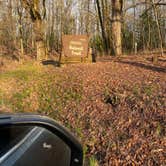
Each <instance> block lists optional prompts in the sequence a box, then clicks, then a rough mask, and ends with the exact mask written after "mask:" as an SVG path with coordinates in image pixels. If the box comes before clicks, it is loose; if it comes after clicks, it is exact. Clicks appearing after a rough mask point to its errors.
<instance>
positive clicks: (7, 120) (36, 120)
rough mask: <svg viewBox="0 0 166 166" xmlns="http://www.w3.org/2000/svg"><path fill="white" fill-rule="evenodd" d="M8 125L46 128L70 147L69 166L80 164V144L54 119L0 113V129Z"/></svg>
mask: <svg viewBox="0 0 166 166" xmlns="http://www.w3.org/2000/svg"><path fill="white" fill-rule="evenodd" d="M10 126H12V127H13V126H36V127H39V128H44V129H46V130H48V131H49V132H51V133H52V134H54V135H55V136H56V137H58V138H59V139H61V140H62V141H63V142H64V143H65V144H66V145H67V146H68V147H69V148H70V150H71V159H70V166H82V164H83V148H82V146H81V144H80V143H79V141H78V140H77V139H76V138H75V137H74V136H73V135H72V134H71V133H70V132H69V131H68V130H67V129H66V128H64V127H63V126H62V125H60V124H58V123H57V122H56V121H54V120H52V119H50V118H48V117H45V116H41V115H33V114H8V115H0V129H1V128H2V127H10ZM55 165H56V164H55Z"/></svg>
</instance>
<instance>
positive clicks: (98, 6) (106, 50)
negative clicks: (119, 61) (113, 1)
mask: <svg viewBox="0 0 166 166" xmlns="http://www.w3.org/2000/svg"><path fill="white" fill-rule="evenodd" d="M96 3H97V11H98V16H99V21H100V26H101V31H102V37H103V41H104V46H105V52H106V54H108V52H109V47H108V42H107V36H106V32H105V25H104V22H103V19H102V14H101V7H100V2H99V0H96Z"/></svg>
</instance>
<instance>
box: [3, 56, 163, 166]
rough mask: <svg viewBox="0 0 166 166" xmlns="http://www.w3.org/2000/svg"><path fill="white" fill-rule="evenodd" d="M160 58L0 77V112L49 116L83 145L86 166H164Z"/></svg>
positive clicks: (36, 68)
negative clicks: (155, 60)
mask: <svg viewBox="0 0 166 166" xmlns="http://www.w3.org/2000/svg"><path fill="white" fill-rule="evenodd" d="M165 66H166V64H165V60H163V59H162V60H161V61H159V64H158V66H154V65H152V64H151V62H149V61H148V60H147V59H140V58H134V59H132V58H124V59H123V58H122V59H121V60H116V59H115V60H111V59H110V60H108V59H107V62H97V63H96V64H86V63H84V64H70V65H65V66H62V67H61V68H56V67H53V66H40V65H36V64H33V63H26V64H22V65H19V66H18V67H15V68H13V69H10V70H7V69H5V70H2V71H1V73H0V111H3V112H31V113H32V112H33V113H40V114H43V115H47V116H50V117H52V118H54V119H55V120H57V121H59V122H60V123H62V124H63V125H64V126H66V127H67V128H69V130H70V131H72V132H73V134H74V135H75V136H77V137H78V138H79V139H80V141H81V143H82V144H83V146H84V154H85V164H87V165H92V166H94V165H106V166H107V165H131V164H132V165H165V164H166V162H165V161H166V158H165V149H166V130H165V126H166V113H165V110H166V102H165V101H166V86H165V85H166V77H165V73H166V70H165Z"/></svg>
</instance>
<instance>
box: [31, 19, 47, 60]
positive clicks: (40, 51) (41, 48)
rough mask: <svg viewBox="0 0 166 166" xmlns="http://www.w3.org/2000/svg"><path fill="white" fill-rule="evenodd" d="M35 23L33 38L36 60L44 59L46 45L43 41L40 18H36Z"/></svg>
mask: <svg viewBox="0 0 166 166" xmlns="http://www.w3.org/2000/svg"><path fill="white" fill-rule="evenodd" d="M34 25H35V35H36V36H35V40H36V49H37V61H42V60H44V59H46V47H45V42H44V32H43V22H42V20H36V21H35V22H34Z"/></svg>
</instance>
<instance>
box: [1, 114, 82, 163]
mask: <svg viewBox="0 0 166 166" xmlns="http://www.w3.org/2000/svg"><path fill="white" fill-rule="evenodd" d="M82 163H83V150H82V146H81V144H80V143H79V142H78V141H77V139H76V138H75V137H74V136H72V135H71V134H70V133H69V132H68V131H67V130H66V129H65V128H64V127H62V126H61V125H60V124H58V123H57V122H55V121H54V120H52V119H49V118H47V117H43V116H40V115H25V114H16V115H15V114H14V115H0V165H1V166H82Z"/></svg>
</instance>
